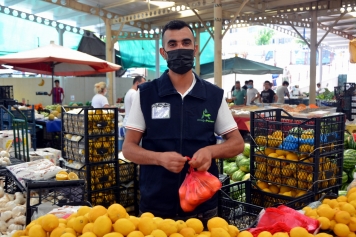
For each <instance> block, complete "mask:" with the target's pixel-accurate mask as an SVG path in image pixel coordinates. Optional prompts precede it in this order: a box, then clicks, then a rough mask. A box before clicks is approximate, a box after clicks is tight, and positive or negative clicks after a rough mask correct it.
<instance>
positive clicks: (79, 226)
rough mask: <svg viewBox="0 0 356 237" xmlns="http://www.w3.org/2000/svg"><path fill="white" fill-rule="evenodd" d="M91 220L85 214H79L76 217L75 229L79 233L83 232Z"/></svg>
mask: <svg viewBox="0 0 356 237" xmlns="http://www.w3.org/2000/svg"><path fill="white" fill-rule="evenodd" d="M88 222H89V220H88V219H87V218H86V217H85V216H78V217H76V218H74V223H73V229H74V230H75V231H76V232H77V233H83V229H84V227H85V226H86V224H88Z"/></svg>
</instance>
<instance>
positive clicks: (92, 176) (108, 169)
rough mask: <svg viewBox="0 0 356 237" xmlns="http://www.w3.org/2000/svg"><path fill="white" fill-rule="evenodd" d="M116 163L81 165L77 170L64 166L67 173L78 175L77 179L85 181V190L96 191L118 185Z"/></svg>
mask: <svg viewBox="0 0 356 237" xmlns="http://www.w3.org/2000/svg"><path fill="white" fill-rule="evenodd" d="M117 165H118V164H116V162H110V163H103V164H89V165H83V166H82V167H81V168H79V169H75V168H73V167H70V166H65V167H64V168H65V169H67V172H73V173H75V174H77V175H78V177H79V179H83V180H84V181H85V190H86V192H88V191H96V190H103V189H107V188H113V187H116V186H117V185H118V177H117Z"/></svg>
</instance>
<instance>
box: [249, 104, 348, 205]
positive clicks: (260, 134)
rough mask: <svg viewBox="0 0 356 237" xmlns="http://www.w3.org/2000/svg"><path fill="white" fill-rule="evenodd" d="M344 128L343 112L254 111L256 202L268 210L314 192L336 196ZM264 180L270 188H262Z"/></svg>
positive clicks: (340, 171)
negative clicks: (302, 115) (298, 114)
mask: <svg viewBox="0 0 356 237" xmlns="http://www.w3.org/2000/svg"><path fill="white" fill-rule="evenodd" d="M344 130H345V115H344V114H341V113H337V114H332V115H330V116H324V117H317V118H296V117H293V116H291V115H290V114H288V113H287V112H285V111H284V110H282V109H271V110H261V111H256V112H251V137H252V138H253V140H252V141H251V159H250V160H251V164H250V165H251V171H250V173H251V177H253V181H254V182H253V189H252V191H251V193H252V197H253V198H252V203H253V204H255V205H259V206H265V207H266V206H272V205H274V204H276V203H289V202H291V201H293V200H295V199H296V198H299V197H302V196H304V195H309V194H313V195H312V196H313V197H316V198H318V197H319V196H320V195H321V193H324V192H336V193H337V191H338V189H339V187H340V186H341V183H342V164H343V146H344ZM260 181H262V182H263V184H264V185H265V184H266V183H268V184H269V186H268V187H261V186H262V185H258V183H259V182H260ZM260 183H261V182H260ZM272 186H273V187H272ZM263 189H265V190H263ZM282 190H283V191H282ZM262 201H263V202H264V203H263V204H262V203H261V202H262ZM296 206H297V205H296ZM300 206H303V203H300Z"/></svg>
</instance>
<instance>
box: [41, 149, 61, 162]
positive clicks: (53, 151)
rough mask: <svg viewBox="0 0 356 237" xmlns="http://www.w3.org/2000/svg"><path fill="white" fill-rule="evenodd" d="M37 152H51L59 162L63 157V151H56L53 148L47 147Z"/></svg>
mask: <svg viewBox="0 0 356 237" xmlns="http://www.w3.org/2000/svg"><path fill="white" fill-rule="evenodd" d="M36 151H44V152H51V153H53V155H54V156H55V157H56V159H58V160H59V158H61V157H62V151H61V150H57V149H54V148H52V147H46V148H38V149H37V150H36Z"/></svg>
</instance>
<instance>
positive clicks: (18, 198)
mask: <svg viewBox="0 0 356 237" xmlns="http://www.w3.org/2000/svg"><path fill="white" fill-rule="evenodd" d="M14 202H15V203H16V204H20V205H22V204H24V203H25V202H26V200H25V197H24V195H23V193H21V192H16V193H15V200H14Z"/></svg>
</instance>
